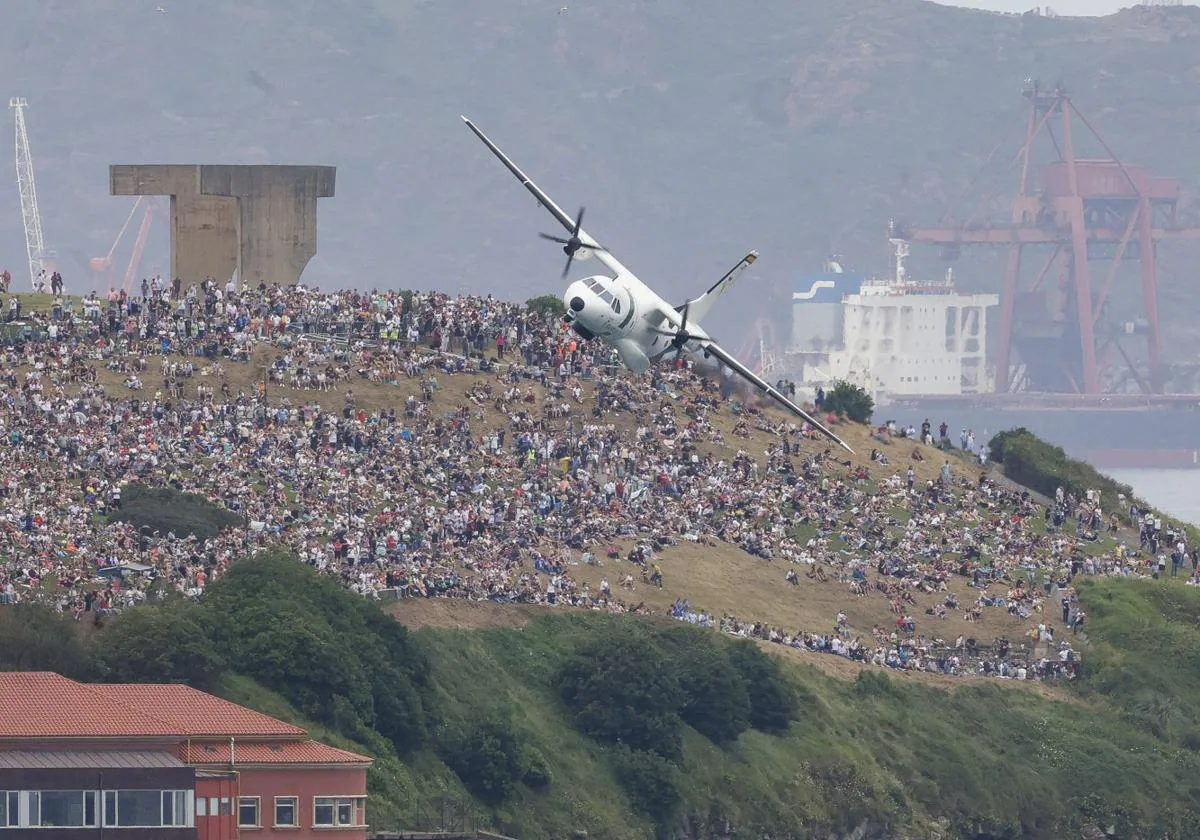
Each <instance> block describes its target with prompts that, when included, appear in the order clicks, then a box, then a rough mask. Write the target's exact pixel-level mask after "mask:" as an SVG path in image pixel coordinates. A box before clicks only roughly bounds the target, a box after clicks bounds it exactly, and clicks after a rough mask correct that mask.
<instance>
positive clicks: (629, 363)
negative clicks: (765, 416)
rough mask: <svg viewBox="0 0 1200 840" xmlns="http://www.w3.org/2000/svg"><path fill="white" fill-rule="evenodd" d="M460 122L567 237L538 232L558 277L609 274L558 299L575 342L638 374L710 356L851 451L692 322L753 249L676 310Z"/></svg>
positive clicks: (585, 281) (747, 263)
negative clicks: (557, 261)
mask: <svg viewBox="0 0 1200 840" xmlns="http://www.w3.org/2000/svg"><path fill="white" fill-rule="evenodd" d="M462 120H463V122H465V123H466V124H467V127H468V128H470V129H471V131H473V132H474V133H475V136H476V137H478V138H479V139H480V140H482V141H483V143H484V145H486V146H487V147H488V148H489V149H491V150H492V154H494V155H495V156H496V157H498V158H500V161H501V162H502V163H503V164H504V165H505V166H506V167H508V171H509V172H511V173H512V174H513V175H515V176H516V177H517V180H518V181H520V182H521V183H522V184H524V185H525V188H526V189H528V190H529V191H530V192H531V193H533V196H534V198H536V199H537V200H538V203H539V204H541V205H542V206H543V207H545V208H546V209H547V210H549V211H550V214H551V215H552V216H554V218H555V219H557V220H558V222H559V224H561V225H562V226H563V227H564V228H566V230H567V232H568V233H569V234H570V236H569V237H567V238H563V237H560V236H551V235H550V234H547V233H543V234H540V235H541V237H542V238H543V239H549V240H551V241H553V242H558V243H561V244H562V246H563V253H565V254H566V255H567V265H566V268H564V269H563V279H564V280H565V279H566V277H567V273H568V272H569V271H570V270H571V262H572V261H573V260H575V259H586V258H587V257H588V256H592V255H594V256H595V257H596V259H597V260H599V261H600V263H601V264H603V265H604V266H605V267H606V268H607V269H608V270H609V271H611V272H612V273H613V274H615V275H616V276H615V277H609V276H607V275H604V274H597V275H593V276H591V277H585V278H583V279H582V280H576V281H575V282H573V283H571V284H570V285H569V286H568V287H567V291H566V294H564V295H563V302H564V303H565V304H566V306H567V314H566V316H565V317H564V319H563V320H565V321H566V322H567V323H569V324H570V325H571V328H572V329H573V330H574V331H575V332H576V333H577V334H578V335H579V336H580V337H581V338H582V339H584V340H585V341H586V340H591V339H594V338H599V339H601V340H602V341H605V342H607V343H608V344H610V345H612V346H613V347H614V348H615V349H616V351H617V354H618V355H619V356H620V357H621V362H622V363H623V364H624V365H625V366H626V367H627V368H629V369H630V370H631V371H633V372H634V373H635V374H638V375H640V374H642V373H645V372H646V370H647V369H648V368H649V367H650V365H651V364H652V363H654V362H657V361H658V360H660V359H662V358H663V357H664V356H666V354H668V353H670V352H672V351H674V353H675V359H678V358H679V357H680V355H681V354H682V353H683V352H684V351H685V350H686V351H689V352H694V351H699V352H701V353H703V354H704V357H705V358H706V359H707V358H715V359H717V361H719V362H720V363H721V364H723V365H724V366H725V367H727V368H729V369H730V370H732V371H733V372H734V373H736V374H738V375H739V376H741V377H742V378H743V379H745V380H747V381H748V382H750V383H751V384H752V385H754V386H755V387H756V388H758V389H759V390H760V391H762V392H763V393H765V394H766V395H767V396H769V397H770V398H771V399H773V400H775V402H777V403H779V404H780V405H781V406H783V407H784V408H786V409H787V410H788V411H790V412H791V413H792V414H794V415H796V416H797V417H799V418H801V419H802V420H804V421H805V422H807V423H808V424H809V425H811V426H812V427H813V428H815V429H816V430H817V431H819V432H820V433H821V434H823V435H825V437H827V438H829V439H830V440H832V441H834V442H836V443H837V444H838V445H840V446H841V447H842V448H844V449H845V450H846V451H847V452H851V453H852V452H853V451H854V450H853V449H851V448H850V447H849V446H848V445H846V442H845V441H843V440H842V439H841V438H839V437H838V436H837V435H835V434H834V433H833V432H831V431H830V430H829V429H827V428H825V426H823V425H822V424H821V423H819V422H818V421H817V419H816V418H815V417H813V416H812V415H810V414H809V413H808V412H807V411H805V410H804V409H802V408H801V407H800V406H798V405H796V404H795V403H794V402H792V401H791V400H789V399H788V398H787V397H786V396H784V395H783V394H781V393H780V392H779V391H778V390H777V389H775V388H773V387H771V386H770V385H769V384H767V382H765V381H764V380H762V379H761V378H759V377H758V376H756V375H755V374H754V372H753V371H752V370H750V369H749V368H748V367H746V366H745V365H744V364H742V363H741V362H739V361H738V360H737V359H735V358H734V357H733V356H732V355H731V354H730V353H729V351H727V350H725V349H724V348H723V347H721V345H719V344H717V342H716V341H714V340H713V338H712V336H710V335H709V334H708V333H707V332H705V331H704V329H703V328H702V327H701V326H700V324H699V323H698V322H699V321H700V319H701V318H703V317H704V316H705V315H707V314H708V312H709V310H710V309H712V307H713V304H714V303H716V301H717V298H719V297H720V296H721V295H723V294H725V292H727V291H729V288H730V287H731V286H732V285H733V282H734V281H735V280H736V279H737V277H738V275H739V274H741V273H742V272H743V271H745V270H746V268H747V267H749V266H750V264H751V263H753V262H754V261H755V260H756V259H758V252H757V251H751V252H750V253H749V254H747V255H746V256H745V257H743V258H742V260H741V262H739V263H738V264H737V265H735V266H734V267H733V268H731V269H730V270H729V272H728V273H727V274H726V275H725V276H724V277H722V278H721V279H720V280H718V281H717V282H716V283H715V284H714V285H713V286H712V288H710V289H709V290H708V291H707V292H705V293H704V294H702V295H700V297H698V298H696V299H695V300H690V301H688V302H687V303H685V304H683V305H682V306H677V307H676V306H671V305H670V304H669V303H667V302H666V301H665V300H663V299H662V298H661V297H659V296H658V294H656V293H655V292H654V290H653V289H651V288H650V287H649V286H647V285H646V284H645V283H643V282H642V281H641V280H639V279H638V277H637V275H636V274H634V273H633V272H632V271H630V270H629V269H628V268H626V267H625V266H623V265H622V264H621V263H620V262H619V261H618V260H617V259H616V257H614V256H613V255H612V254H611V253H610V252H609V251H608V250H607V249H606V248H604V247H603V246H601V245H600V243H599V242H597V241H596V240H595V239H593V238H592V237H591V236H590V235H589V234H588V232H587V231H585V230H584V229H583V209H582V208H581V209H580V211H579V214H578V215H577V216H576V217H575V218H574V219H572V218H571V217H570V216H568V215H567V214H566V213H564V212H563V211H562V209H561V208H560V207H559V206H558V205H557V204H555V203H554V202H553V201H552V200H551V199H550V196H548V195H546V193H544V192H542V190H541V189H540V188H539V187H538V185H537V184H535V183H533V181H531V180H530V179H529V176H528V175H526V174H525V173H524V172H522V171H521V169H520V167H518V166H517V165H516V164H515V163H513V162H512V160H510V159H509V157H508V156H507V155H506V154H504V152H502V151H500V148H499V147H498V146H497V145H496V144H495V143H493V142H492V141H491V140H490V139H488V137H487V135H486V134H484V133H483V132H482V131H480V130H479V129H478V128H477V127H476V126H475V124H474V123H473V122H471V121H470V120H469V119H467V118H466V117H463V118H462Z"/></svg>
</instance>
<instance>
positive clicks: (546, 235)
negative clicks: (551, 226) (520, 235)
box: [538, 233, 571, 245]
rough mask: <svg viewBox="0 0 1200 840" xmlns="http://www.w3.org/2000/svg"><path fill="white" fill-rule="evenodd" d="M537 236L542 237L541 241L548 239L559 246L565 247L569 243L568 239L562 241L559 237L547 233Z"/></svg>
mask: <svg viewBox="0 0 1200 840" xmlns="http://www.w3.org/2000/svg"><path fill="white" fill-rule="evenodd" d="M538 236H540V237H542V239H549V240H550V241H551V242H557V243H558V244H560V245H567V244H568V243H570V241H571V240H570V239H563V238H562V237H561V236H551V235H550V234H548V233H539V234H538Z"/></svg>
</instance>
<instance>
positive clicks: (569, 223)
mask: <svg viewBox="0 0 1200 840" xmlns="http://www.w3.org/2000/svg"><path fill="white" fill-rule="evenodd" d="M460 116H461V114H460ZM462 121H463V122H465V123H466V124H467V128H469V129H471V131H473V132H474V133H475V136H476V137H478V138H479V139H480V140H482V141H483V144H484V145H485V146H487V147H488V148H489V149H491V150H492V154H494V155H495V156H496V157H498V158H500V162H501V163H503V164H504V165H505V166H506V167H507V168H508V171H509V172H511V173H512V174H513V175H515V176H516V177H517V180H518V181H520V182H521V183H522V184H524V185H525V189H527V190H529V192H531V193H533V197H534V198H536V199H537V200H538V203H539V204H541V205H542V206H543V207H545V208H546V209H547V210H549V211H550V215H551V216H553V217H554V218H555V219H557V220H558V223H559V224H560V225H562V226H563V227H564V228H566V230H567V233H572V232H573V231H574V230H575V220H574V219H572V218H571V217H570V216H568V215H567V214H566V213H564V212H563V210H562V208H561V207H559V206H558V205H557V204H555V203H554V201H553V200H551V198H550V196H548V195H546V193H545V192H543V191H542V188H541V187H539V186H538V185H537V184H535V183H533V181H532V180H530V178H529V176H528V175H526V174H525V173H524V172H522V171H521V167H519V166H517V165H516V164H515V163H513V162H512V160H511V159H510V158H509V157H508V155H506V154H504V152H502V151H500V147H499V146H497V145H496V144H495V143H493V142H492V141H491V140H490V139H489V138H488V136H487V135H486V134H484V133H483V132H482V131H480V130H479V128H478V127H477V126H476V125H475V123H473V122H471V121H470V120H469V119H467V118H466V117H463V118H462ZM579 241H580V242H582V243H583V244H585V245H590V246H592V248H591V252H592V253H593V254H594V255H595V257H596V259H598V260H599V261H600V262H601V263H602V264H603V265H604V266H605V267H606V268H608V270H609V271H612V272H613V273H615V274H632V272H631V271H630V270H629V269H627V268H626V267H625V266H623V265H621V263H620V262H619V261H618V260H617V258H616V257H614V256H613V255H612V254H610V253H609V252H608V251H606V250H605V249H604V246H603V245H601V244H600V243H599V242H597V241H596V240H595V239H593V238H592V237H591V236H590V235H589V234H588V233H587V231H585V230H583V229H580V231H579Z"/></svg>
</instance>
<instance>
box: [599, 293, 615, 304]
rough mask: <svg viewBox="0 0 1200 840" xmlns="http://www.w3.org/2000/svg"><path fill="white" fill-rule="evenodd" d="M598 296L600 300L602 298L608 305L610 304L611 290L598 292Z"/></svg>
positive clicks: (611, 298)
mask: <svg viewBox="0 0 1200 840" xmlns="http://www.w3.org/2000/svg"><path fill="white" fill-rule="evenodd" d="M600 298H601V299H602V300H603V301H604V302H605V303H607V304H609V305H610V306H611V305H612V300H613V296H612V293H611V292H608V291H602V292H601V293H600Z"/></svg>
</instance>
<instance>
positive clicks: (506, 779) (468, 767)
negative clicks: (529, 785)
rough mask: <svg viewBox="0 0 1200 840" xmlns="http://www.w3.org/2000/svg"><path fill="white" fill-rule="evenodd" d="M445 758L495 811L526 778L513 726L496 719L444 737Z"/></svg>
mask: <svg viewBox="0 0 1200 840" xmlns="http://www.w3.org/2000/svg"><path fill="white" fill-rule="evenodd" d="M441 752H442V757H443V758H444V759H445V761H446V764H447V765H448V766H449V767H450V769H451V770H453V771H454V772H455V773H456V774H457V775H458V778H459V779H461V780H462V783H463V784H464V785H466V787H467V789H468V790H469V791H471V793H473V794H475V795H476V796H478V797H479V798H480V799H482V800H483V801H484V802H486V803H487V804H489V805H491V806H493V807H495V806H497V805H499V804H501V803H502V802H503V801H504V800H505V799H507V798H508V797H509V795H510V794H511V793H512V791H513V788H514V787H516V784H517V782H519V781H520V780H521V778H522V777H523V776H524V774H525V766H524V764H523V763H522V761H521V747H520V743H519V742H518V739H517V735H516V733H515V732H514V731H513V727H512V724H511V723H509V722H508V721H505V720H499V719H496V718H484V719H481V720H475V721H471V722H469V723H467V724H466V725H465V726H463V727H462V728H461V729H460V730H458V731H457V732H455V733H453V734H450V735H446V736H444V739H443V743H442V750H441Z"/></svg>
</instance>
